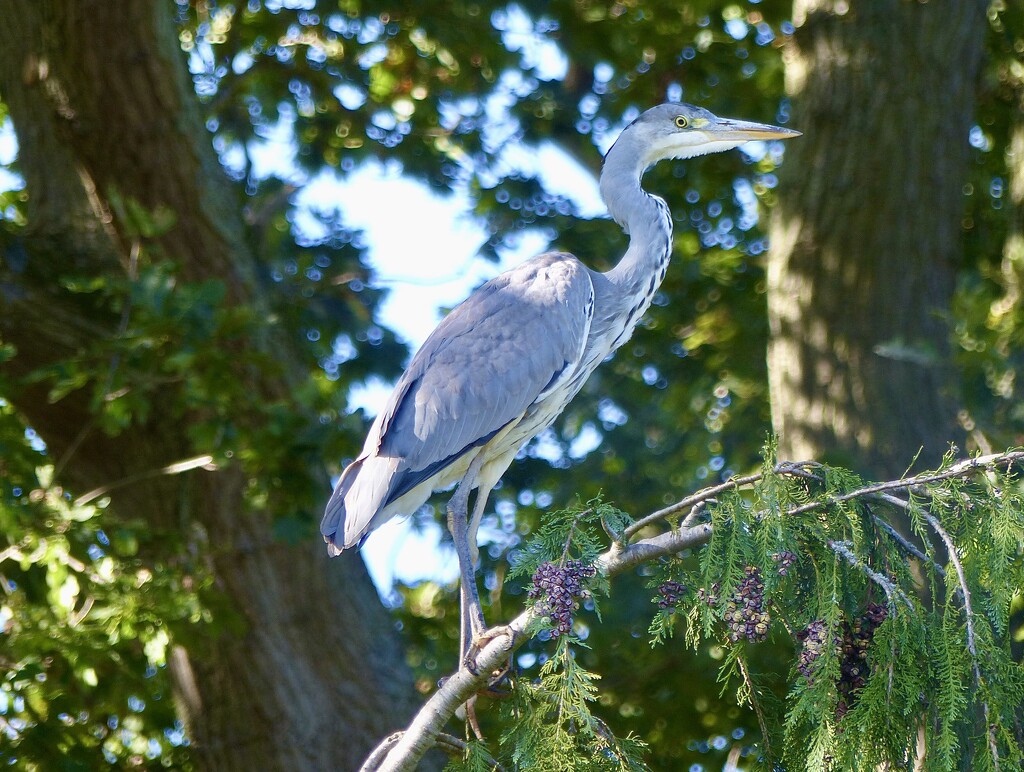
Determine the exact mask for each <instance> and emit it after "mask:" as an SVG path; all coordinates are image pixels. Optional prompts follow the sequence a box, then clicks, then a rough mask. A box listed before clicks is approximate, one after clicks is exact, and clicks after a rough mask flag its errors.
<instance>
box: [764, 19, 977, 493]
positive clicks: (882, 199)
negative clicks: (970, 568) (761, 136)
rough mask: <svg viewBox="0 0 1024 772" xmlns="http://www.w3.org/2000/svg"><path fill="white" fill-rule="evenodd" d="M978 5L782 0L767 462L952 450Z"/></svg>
mask: <svg viewBox="0 0 1024 772" xmlns="http://www.w3.org/2000/svg"><path fill="white" fill-rule="evenodd" d="M985 8H986V2H984V0H969V1H965V0H939V1H938V2H927V3H921V2H909V1H908V0H882V1H881V2H872V3H846V2H839V0H796V2H795V3H794V14H793V15H794V21H795V24H796V33H795V35H794V36H793V41H792V45H791V46H790V47H789V49H788V51H787V52H786V80H787V88H788V91H789V93H790V94H791V95H792V99H793V122H792V125H793V126H794V127H796V128H799V129H801V130H802V131H804V132H805V136H804V137H802V138H801V139H800V140H799V141H797V142H794V143H792V145H787V147H786V165H785V170H784V180H783V182H782V184H780V188H779V191H780V192H779V207H778V211H777V212H776V213H775V217H774V222H773V228H772V233H771V236H772V250H771V252H770V255H769V266H768V303H769V314H770V322H771V342H770V346H769V355H768V359H769V370H770V378H771V393H772V415H773V421H774V424H775V430H776V432H778V434H779V435H780V437H781V446H780V450H781V454H782V455H783V456H784V457H791V458H821V459H825V458H829V459H831V460H833V461H836V462H839V463H844V464H847V465H851V466H853V467H855V468H857V469H858V470H860V471H861V472H864V473H867V474H870V475H873V476H876V477H880V478H882V477H886V476H892V475H898V474H900V473H901V472H903V471H904V469H905V468H906V467H907V465H908V464H909V463H910V462H911V460H912V459H913V458H914V457H915V455H916V454H917V453H918V451H919V449H922V448H923V453H922V456H921V463H923V464H928V465H932V464H935V463H936V462H937V461H938V459H939V458H940V456H941V454H942V453H943V452H944V451H946V450H947V449H948V447H949V443H950V442H957V443H960V442H961V441H962V432H961V430H960V428H959V426H958V421H957V409H958V395H957V381H956V378H955V374H954V372H953V370H952V367H951V365H950V361H949V337H950V326H949V325H950V319H949V309H950V301H951V298H952V294H953V289H954V271H955V268H956V265H957V261H958V259H959V256H960V254H961V238H960V235H961V226H960V223H961V219H962V216H963V199H962V187H963V184H964V179H965V176H966V168H967V163H968V158H969V156H968V153H969V147H968V143H967V136H968V130H969V128H970V125H971V121H972V117H973V109H974V104H975V90H976V84H977V78H978V71H979V67H980V63H981V60H982V54H983V40H984V35H985V31H986V19H985Z"/></svg>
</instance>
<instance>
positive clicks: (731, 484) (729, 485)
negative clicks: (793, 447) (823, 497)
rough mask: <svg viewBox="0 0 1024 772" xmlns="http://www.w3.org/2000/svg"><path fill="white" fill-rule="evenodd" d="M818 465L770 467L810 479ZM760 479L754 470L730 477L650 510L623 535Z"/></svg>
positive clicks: (785, 463) (794, 463)
mask: <svg viewBox="0 0 1024 772" xmlns="http://www.w3.org/2000/svg"><path fill="white" fill-rule="evenodd" d="M820 466H821V464H819V463H817V462H816V461H783V462H780V463H778V464H776V465H775V467H774V468H773V469H772V472H774V473H775V474H781V475H791V476H794V477H807V478H810V479H819V478H818V477H817V476H816V475H814V474H813V473H811V472H807V471H806V469H807V468H815V467H820ZM762 479H764V472H756V473H754V474H748V475H745V476H743V477H730V478H729V479H728V480H726V481H725V482H723V483H719V484H718V485H712V486H711V487H709V488H704V489H703V490H699V491H697V492H696V493H694V494H692V495H690V496H687V497H686V498H684V499H680V500H679V501H677V502H676V503H675V504H669V505H668V506H667V507H665V508H664V509H659V510H658V511H657V512H652V513H651V514H649V515H646V516H644V517H642V518H640V519H639V520H637V521H636V522H635V523H633V524H632V525H630V526H629V527H628V528H626V530H625V536H626V538H627V539H628V538H629V537H631V536H633V535H634V534H636V533H637V531H639V530H640V529H642V528H644V527H646V526H648V525H650V524H651V523H656V522H658V521H659V520H664V519H665V518H666V517H671V516H672V515H674V514H676V513H678V512H682V511H683V510H684V509H689V508H690V507H694V506H696V505H697V504H701V503H704V502H707V501H708V500H710V499H713V498H714V497H715V496H718V495H719V494H721V493H725V492H726V491H731V490H736V489H737V488H742V487H744V486H747V485H751V484H753V483H756V482H760V481H761V480H762ZM691 514H692V513H691ZM688 517H689V516H688Z"/></svg>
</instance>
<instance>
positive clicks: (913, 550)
mask: <svg viewBox="0 0 1024 772" xmlns="http://www.w3.org/2000/svg"><path fill="white" fill-rule="evenodd" d="M882 495H883V496H884V499H883V500H884V501H887V502H889V503H890V504H895V503H897V502H899V503H900V504H903V505H906V502H905V501H903V499H899V498H896V497H895V496H889V495H887V494H882ZM907 508H909V506H907ZM871 519H872V520H874V521H875V524H876V525H878V526H880V527H881V528H882V529H883V530H884V531H885V532H886V533H887V534H889V535H890V536H891V537H892V538H893V539H894V540H895V541H896V543H897V544H899V545H900V547H902V548H903V549H904V550H905V551H906V552H907V553H908V554H910V555H913V556H914V557H915V558H917V559H918V560H920V561H921V562H922V563H927V564H928V565H930V566H931V567H932V568H933V569H934V570H935V573H937V574H938V575H939V576H941V577H942V578H943V579H945V578H946V569H944V568H943V567H942V566H940V565H939V564H938V562H936V561H935V560H934V559H933V558H930V557H928V556H927V555H925V554H924V553H923V552H921V550H919V549H918V548H917V547H915V546H914V543H913V542H911V541H908V540H907V539H906V538H905V537H904V536H903V535H902V534H901V533H900V532H899V531H897V530H896V529H895V528H893V527H892V525H891V524H889V523H887V522H886V521H885V520H883V519H882V518H880V517H879V516H878V515H875V514H873V515H871Z"/></svg>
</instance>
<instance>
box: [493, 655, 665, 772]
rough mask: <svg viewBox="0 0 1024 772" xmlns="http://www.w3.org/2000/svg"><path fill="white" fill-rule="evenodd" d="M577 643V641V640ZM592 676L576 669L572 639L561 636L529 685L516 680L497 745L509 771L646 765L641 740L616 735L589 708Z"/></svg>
mask: <svg viewBox="0 0 1024 772" xmlns="http://www.w3.org/2000/svg"><path fill="white" fill-rule="evenodd" d="M577 644H578V642H577ZM597 678H598V677H597V676H596V675H595V674H594V673H591V672H588V671H586V670H585V669H584V668H582V667H580V666H579V664H578V663H577V661H576V657H575V655H574V653H573V643H572V642H571V641H570V639H569V638H568V637H562V638H561V639H560V640H559V642H558V644H557V646H556V648H555V652H554V654H553V655H552V656H551V658H550V659H549V660H548V661H547V662H545V663H544V665H543V666H542V667H541V669H540V673H539V678H538V680H536V681H535V682H533V683H529V682H524V681H520V682H517V683H516V686H515V689H514V692H513V694H514V700H513V701H511V702H510V705H509V707H508V708H507V709H506V721H507V722H508V726H509V729H508V731H507V732H506V733H505V734H504V735H503V736H502V738H501V745H502V749H503V750H505V751H506V752H507V753H508V755H509V756H510V757H511V759H512V763H513V764H514V767H513V768H514V769H531V770H532V769H536V770H540V771H541V772H597V771H598V770H623V771H626V770H628V771H629V772H633V771H634V770H643V769H647V766H646V765H645V764H644V763H643V762H642V761H641V760H640V759H641V755H642V753H643V750H644V747H645V745H644V743H643V742H641V741H640V740H639V739H638V738H636V737H634V736H632V735H630V736H627V737H625V738H617V737H615V735H613V734H612V732H611V730H610V729H609V728H608V726H607V725H606V724H605V723H604V721H602V720H601V719H599V718H598V717H597V716H595V715H594V714H593V713H592V712H591V710H590V703H592V702H593V701H594V700H595V699H596V698H597V685H596V683H595V681H596V680H597Z"/></svg>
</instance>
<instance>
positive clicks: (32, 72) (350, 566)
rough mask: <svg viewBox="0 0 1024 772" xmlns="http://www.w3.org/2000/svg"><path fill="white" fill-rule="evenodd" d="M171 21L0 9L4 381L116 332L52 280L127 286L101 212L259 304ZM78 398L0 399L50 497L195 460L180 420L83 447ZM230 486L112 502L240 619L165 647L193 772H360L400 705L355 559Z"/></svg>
mask: <svg viewBox="0 0 1024 772" xmlns="http://www.w3.org/2000/svg"><path fill="white" fill-rule="evenodd" d="M171 12H172V6H171V4H170V3H166V2H160V3H153V2H149V1H148V0H133V1H132V2H122V3H96V2H93V3H88V2H66V1H65V2H58V1H56V0H7V1H6V2H5V3H4V9H3V22H2V24H0V97H2V98H3V100H4V101H5V103H6V104H7V105H8V107H9V109H10V114H11V117H12V120H13V122H14V126H15V130H16V132H17V136H18V141H19V146H20V156H19V166H20V170H21V172H22V173H23V175H24V177H25V180H26V186H27V190H28V193H29V196H30V198H29V203H28V217H29V224H28V227H27V229H26V230H25V232H24V234H23V238H21V239H19V240H18V241H16V242H12V241H10V240H8V241H7V242H6V243H5V242H3V241H0V336H2V339H3V341H4V342H6V343H13V344H14V345H15V346H16V347H17V350H18V353H17V356H16V357H15V358H14V359H13V360H12V362H10V363H9V364H7V365H6V366H5V370H6V372H7V374H8V375H10V376H13V377H14V378H15V379H16V378H17V377H18V376H20V375H24V374H25V373H27V372H31V371H33V370H36V369H37V368H39V367H42V366H45V365H47V364H51V363H55V362H59V361H61V360H63V359H66V358H68V357H70V356H74V355H76V354H78V353H80V352H82V351H86V350H88V348H89V347H90V345H91V343H92V342H94V341H95V340H97V339H98V338H103V337H109V336H112V335H116V334H117V328H118V319H117V318H112V317H111V314H110V312H109V311H107V310H105V309H100V308H98V307H96V305H95V304H93V303H92V302H90V300H89V298H90V295H88V294H82V293H77V294H76V293H73V292H70V291H69V290H68V289H67V288H66V286H65V283H64V282H62V281H59V280H58V279H59V278H61V277H67V276H73V275H74V276H86V277H89V276H93V277H95V276H101V275H107V276H111V275H121V276H123V275H124V273H125V272H126V271H127V270H129V265H130V263H131V254H132V250H133V244H132V240H133V236H132V234H131V229H130V228H129V227H127V226H126V223H125V220H124V218H123V217H121V216H120V214H119V212H120V210H119V208H118V207H119V203H118V202H124V201H134V202H137V203H138V204H140V205H141V206H142V208H143V209H145V210H147V211H156V210H159V209H161V208H164V209H166V210H169V211H171V212H173V213H174V225H173V227H171V228H170V229H169V230H168V231H167V232H166V233H164V234H162V235H159V236H158V237H156V238H154V239H153V240H152V241H151V242H150V243H149V244H147V249H149V250H155V251H158V252H159V253H160V254H162V255H163V256H164V257H167V258H170V259H173V260H174V261H175V262H176V263H177V264H178V265H179V267H180V276H181V277H182V278H184V279H188V280H201V279H207V278H218V279H220V280H222V281H223V282H224V283H225V285H226V286H227V294H228V302H230V303H259V296H258V294H257V293H258V284H257V282H255V281H253V280H252V277H254V276H255V274H256V266H255V262H254V257H253V255H252V254H251V251H250V250H249V249H248V247H247V246H246V242H245V238H244V226H243V223H242V220H241V216H240V206H239V204H238V196H237V193H236V192H235V191H234V190H233V189H232V188H231V186H230V185H229V183H228V182H227V180H226V179H225V178H224V177H223V175H222V173H221V170H220V166H219V163H218V161H217V158H216V156H215V154H214V152H213V149H212V146H211V143H210V138H209V136H208V135H207V134H206V132H205V130H204V128H203V123H202V120H201V116H200V113H199V109H198V104H197V102H196V99H195V93H194V91H193V89H192V84H191V83H190V81H189V78H188V74H187V69H186V65H185V61H184V56H183V54H182V52H181V51H180V49H179V48H178V45H177V30H176V28H175V25H174V23H173V19H172V16H171ZM275 343H276V345H278V346H282V345H283V346H287V345H288V343H287V342H282V341H276V342H275ZM239 345H246V344H239ZM275 353H277V354H278V356H280V355H281V353H282V352H281V351H280V350H278V351H277V352H275ZM292 353H293V354H294V355H295V356H296V357H298V353H297V352H292ZM284 355H285V356H288V353H287V351H285V352H284ZM255 377H256V378H257V379H258V380H257V381H256V382H254V383H253V396H254V399H260V398H261V396H262V395H276V396H280V395H282V394H287V393H288V386H289V385H288V384H287V383H285V382H283V381H277V380H274V378H275V377H276V376H274V375H272V374H262V375H257V376H255ZM84 391H85V390H78V391H74V392H72V393H71V394H69V395H68V396H66V397H64V398H63V399H61V400H59V401H57V402H55V403H53V404H51V403H50V402H49V400H48V395H47V391H46V388H45V387H42V386H38V387H31V386H26V387H24V388H23V389H22V390H21V391H20V392H18V393H14V394H10V395H8V394H5V397H9V398H10V399H11V401H12V402H13V404H15V406H16V407H17V408H18V409H19V411H21V413H22V414H23V415H24V416H25V417H26V419H27V420H28V421H29V423H30V424H31V425H32V426H33V427H34V428H35V429H36V430H37V431H38V432H39V433H40V435H41V436H42V437H43V439H44V440H45V441H46V443H47V446H48V452H49V454H50V456H51V457H52V458H53V459H54V460H55V461H56V463H57V465H58V467H59V469H60V470H61V472H60V474H61V481H62V483H63V484H64V485H66V486H67V487H69V488H72V489H75V490H77V491H79V492H84V491H87V490H91V489H93V488H95V487H98V486H101V485H104V484H106V483H109V482H111V481H115V480H127V479H131V478H133V477H136V476H138V475H140V474H143V473H146V472H149V471H151V470H154V469H159V468H160V467H163V466H165V465H167V464H168V463H170V462H174V461H177V460H179V459H180V458H182V456H183V455H185V454H188V453H194V452H195V448H194V447H193V446H192V445H191V444H190V442H189V440H188V437H187V435H186V430H187V426H186V425H185V422H183V421H182V420H181V418H180V416H179V417H175V416H168V417H166V418H165V417H162V416H161V415H160V411H159V410H154V411H153V413H154V415H153V417H151V418H149V419H146V420H145V421H138V422H136V423H135V424H134V425H133V426H131V427H130V428H129V429H127V430H126V431H125V432H123V433H122V434H120V435H118V436H116V437H109V436H107V435H106V434H104V433H103V432H101V431H98V430H96V429H95V428H94V423H93V418H92V414H91V409H90V405H89V404H88V398H87V397H86V396H83V394H82V392H84ZM246 482H247V481H246V479H245V477H244V475H243V473H242V472H241V470H240V469H238V468H237V467H230V468H227V469H223V470H220V471H209V472H207V471H200V470H197V471H193V472H189V473H186V474H182V475H179V476H175V477H167V476H165V477H157V478H152V477H151V478H148V479H146V480H145V481H144V482H137V483H135V484H128V485H125V486H123V487H120V488H118V489H117V490H116V491H115V492H114V493H113V494H112V504H111V507H110V511H111V512H112V513H113V514H114V516H120V517H132V518H139V517H144V518H146V519H147V521H148V522H149V523H151V524H152V525H153V527H154V529H155V530H157V531H158V532H159V531H161V530H173V529H175V528H177V529H179V531H183V532H185V533H193V532H195V533H199V534H201V536H202V539H203V540H204V541H205V545H204V546H203V549H204V550H205V551H204V553H203V555H204V558H205V560H206V561H207V563H208V565H209V567H210V569H211V571H212V573H213V576H214V579H215V581H216V584H217V587H218V588H219V590H220V591H222V592H223V594H224V596H225V598H226V600H227V602H228V603H229V604H230V606H231V607H232V608H234V609H236V610H237V613H238V615H239V616H240V617H241V618H242V619H243V620H244V622H245V625H244V630H243V631H242V632H240V633H238V634H234V635H231V634H227V633H224V634H222V635H220V636H217V637H215V636H214V635H213V633H211V632H210V631H209V630H208V629H206V628H203V627H197V628H196V629H195V630H194V632H192V633H191V634H190V635H188V636H179V637H178V640H177V641H176V647H175V649H174V653H173V655H172V657H171V663H170V664H171V667H172V671H173V675H172V677H173V679H174V682H175V685H176V692H177V697H178V699H179V705H180V709H181V712H182V716H183V718H184V719H185V721H186V724H187V727H188V731H189V734H190V736H191V738H192V741H193V745H194V749H195V753H196V759H197V761H198V762H199V764H200V766H201V767H202V768H205V769H217V770H231V769H239V770H255V769H260V770H271V769H281V770H302V769H309V770H312V769H317V770H321V769H328V768H329V769H354V768H357V767H358V764H359V762H360V760H361V758H362V757H363V756H364V755H365V754H366V753H367V752H368V751H369V749H370V748H371V747H372V746H373V745H374V744H375V743H376V742H377V740H378V739H379V738H380V737H381V736H382V735H384V734H386V733H387V732H388V731H391V730H393V729H394V728H396V727H397V726H399V725H402V724H404V723H405V721H406V719H407V717H408V716H409V715H410V714H411V713H412V712H413V710H414V707H415V705H414V700H413V698H414V692H413V690H412V688H411V676H410V673H409V671H408V669H407V668H406V667H405V665H404V661H403V655H402V651H401V648H400V643H399V640H398V637H397V634H396V632H395V630H394V627H393V625H392V623H391V620H390V618H389V617H388V615H387V613H386V612H385V611H384V609H383V608H382V606H381V604H380V602H379V600H378V598H377V595H376V593H375V591H374V589H373V587H372V585H371V584H370V582H369V580H368V577H367V575H366V572H365V569H364V568H363V566H362V563H361V562H360V561H359V560H358V558H356V557H354V556H346V557H345V558H343V559H339V560H336V561H333V562H330V563H329V562H328V559H327V557H326V552H325V550H324V549H323V547H322V545H321V544H318V543H317V544H314V543H312V540H311V541H309V542H304V543H301V544H297V545H292V544H285V543H282V542H280V541H275V540H274V538H273V536H272V530H271V513H268V512H262V513H255V514H254V513H251V512H248V511H246V508H245V506H244V503H243V491H244V489H245V487H246ZM324 493H325V496H326V493H327V489H326V483H325V489H324ZM157 557H158V558H162V559H169V558H170V557H172V556H170V555H162V556H157ZM222 629H223V628H222Z"/></svg>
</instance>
